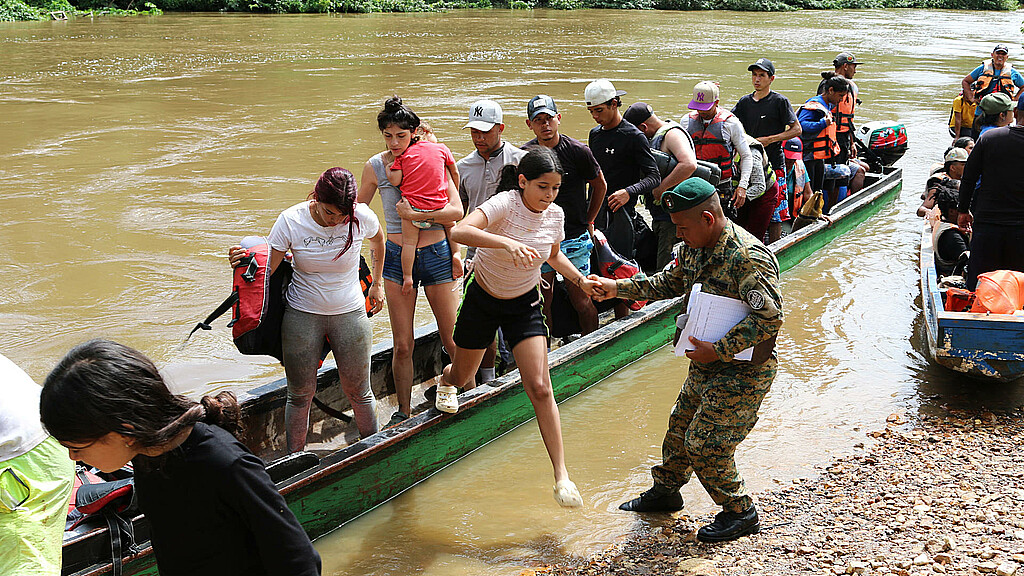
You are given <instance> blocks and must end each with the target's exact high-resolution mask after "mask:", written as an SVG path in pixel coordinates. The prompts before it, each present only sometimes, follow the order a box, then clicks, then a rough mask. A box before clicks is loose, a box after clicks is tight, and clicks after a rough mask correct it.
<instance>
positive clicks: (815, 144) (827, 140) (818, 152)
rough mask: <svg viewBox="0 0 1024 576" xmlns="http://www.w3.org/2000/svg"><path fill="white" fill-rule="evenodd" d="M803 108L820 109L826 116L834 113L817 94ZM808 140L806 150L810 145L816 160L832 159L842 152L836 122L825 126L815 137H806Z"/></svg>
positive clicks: (805, 145)
mask: <svg viewBox="0 0 1024 576" xmlns="http://www.w3.org/2000/svg"><path fill="white" fill-rule="evenodd" d="M801 108H806V109H807V110H818V111H821V112H823V113H824V115H825V116H826V117H828V116H831V115H832V111H831V110H829V109H828V108H827V107H826V106H825V105H824V104H822V103H821V101H820V100H818V97H817V96H815V97H814V98H811V99H810V100H808V101H807V102H804V105H803V106H801ZM806 140H807V142H806V143H805V144H804V147H805V148H804V150H807V147H808V146H809V147H810V150H811V157H812V158H814V159H815V160H831V159H832V158H834V157H835V156H838V155H839V153H840V152H841V150H840V148H839V142H838V141H836V122H834V121H833V122H832V123H830V124H829V125H828V126H825V127H824V128H823V129H822V130H821V131H820V132H818V133H817V135H815V136H814V137H813V138H806Z"/></svg>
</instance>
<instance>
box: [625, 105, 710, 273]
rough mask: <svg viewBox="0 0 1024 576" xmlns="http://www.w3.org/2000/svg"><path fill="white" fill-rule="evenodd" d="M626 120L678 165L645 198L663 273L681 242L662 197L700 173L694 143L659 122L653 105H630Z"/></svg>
mask: <svg viewBox="0 0 1024 576" xmlns="http://www.w3.org/2000/svg"><path fill="white" fill-rule="evenodd" d="M622 117H623V118H625V119H626V121H627V122H629V123H630V124H632V125H634V126H636V127H637V128H638V129H639V130H640V131H641V132H643V133H644V136H647V139H648V140H649V141H650V145H651V149H652V150H658V151H660V152H664V153H665V154H669V155H670V156H671V157H672V158H674V159H675V160H676V162H677V163H676V165H675V166H673V167H672V169H671V171H670V172H669V173H667V174H662V180H661V184H658V185H657V186H656V187H655V188H654V189H653V190H651V191H650V192H648V193H646V194H644V204H645V205H646V206H647V211H648V212H650V213H651V221H652V228H653V229H654V234H655V236H657V237H658V254H657V260H656V265H657V268H658V269H659V270H660V269H662V268H664V267H665V265H666V264H668V261H669V258H670V257H671V256H672V247H673V246H675V245H676V244H677V243H678V242H679V238H678V237H677V236H676V225H675V224H673V223H672V219H671V218H669V216H668V212H665V209H664V208H663V207H662V206H661V195H662V194H663V193H664V192H665V190H670V189H672V188H675V187H676V185H677V184H679V183H681V182H682V181H683V180H686V179H687V178H689V177H690V176H692V175H693V172H694V170H696V169H697V156H696V155H695V154H694V152H693V140H692V139H691V138H690V135H689V134H688V133H687V132H686V130H685V129H684V128H683V127H682V126H680V125H679V123H678V122H675V121H672V120H662V119H661V118H658V115H657V114H655V113H654V108H652V107H651V105H650V104H647V103H646V102H635V103H633V104H630V105H629V108H626V111H625V112H624V113H623V114H622Z"/></svg>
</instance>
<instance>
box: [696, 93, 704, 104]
mask: <svg viewBox="0 0 1024 576" xmlns="http://www.w3.org/2000/svg"><path fill="white" fill-rule="evenodd" d="M703 101H704V93H703V92H700V93H698V94H697V102H703Z"/></svg>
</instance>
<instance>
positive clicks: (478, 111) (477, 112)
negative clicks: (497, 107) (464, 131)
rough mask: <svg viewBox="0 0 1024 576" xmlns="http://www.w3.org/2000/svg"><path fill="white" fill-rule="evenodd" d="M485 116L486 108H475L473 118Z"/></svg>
mask: <svg viewBox="0 0 1024 576" xmlns="http://www.w3.org/2000/svg"><path fill="white" fill-rule="evenodd" d="M483 115H484V107H483V106H474V107H473V116H483Z"/></svg>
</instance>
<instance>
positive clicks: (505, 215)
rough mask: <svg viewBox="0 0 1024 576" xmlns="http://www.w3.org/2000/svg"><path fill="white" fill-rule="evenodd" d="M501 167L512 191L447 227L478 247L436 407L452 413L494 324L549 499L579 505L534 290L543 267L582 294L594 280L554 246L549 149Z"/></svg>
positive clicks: (554, 185) (555, 180) (555, 209)
mask: <svg viewBox="0 0 1024 576" xmlns="http://www.w3.org/2000/svg"><path fill="white" fill-rule="evenodd" d="M506 170H515V171H516V173H517V175H518V178H517V180H518V187H517V188H518V189H516V190H508V191H505V192H499V193H498V194H495V195H494V196H493V197H492V198H491V199H490V200H488V201H486V202H484V203H483V204H481V205H480V207H479V208H477V209H476V210H474V211H473V213H472V214H470V215H469V216H466V218H465V219H464V220H462V222H459V223H458V224H456V225H455V228H454V229H452V237H453V238H454V239H455V240H456V241H458V242H460V243H462V244H466V245H467V246H475V247H477V250H476V256H475V258H474V265H473V272H472V274H471V276H470V280H469V282H468V284H467V286H466V291H465V295H464V297H463V300H462V306H460V307H459V317H458V320H457V321H456V323H455V334H454V338H455V356H454V358H453V362H452V363H451V364H449V365H447V366H445V368H444V371H443V373H442V375H441V384H440V385H439V386H438V387H437V400H436V406H437V409H438V410H441V411H442V412H449V413H454V412H457V411H458V409H459V400H458V397H457V394H458V389H459V388H472V386H473V375H474V374H475V373H476V370H477V367H479V365H480V361H481V359H482V358H483V355H484V351H485V350H486V349H487V346H488V345H489V344H490V343H491V342H493V341H494V335H495V333H496V332H497V330H498V328H499V327H500V328H501V330H502V333H503V334H504V335H505V341H506V342H507V343H508V345H509V347H510V348H511V349H512V355H513V356H514V357H515V360H516V365H517V366H518V367H519V373H520V377H521V379H522V382H523V387H524V388H525V389H526V395H527V396H528V397H529V398H530V402H532V403H533V409H534V411H535V412H536V413H537V424H538V426H539V427H540V432H541V437H542V438H543V439H544V447H545V448H546V449H547V452H548V457H549V458H550V459H551V465H552V467H553V468H554V475H555V488H554V495H555V500H556V501H557V502H558V503H559V504H560V505H562V506H581V505H582V504H583V499H582V498H581V497H580V493H579V490H577V488H576V485H575V484H574V483H573V482H572V480H570V479H569V473H568V471H567V470H566V468H565V457H564V453H563V447H562V427H561V423H560V421H559V415H558V405H557V404H556V403H555V398H554V396H553V395H552V391H551V374H550V373H549V372H548V345H547V334H548V331H547V327H546V326H545V325H544V314H543V312H542V309H541V296H540V292H539V290H538V289H537V285H538V283H539V282H540V267H541V264H542V263H544V262H547V263H548V264H550V265H551V267H552V268H554V269H555V270H557V271H558V273H559V274H561V275H562V277H563V278H565V279H566V280H565V281H566V282H571V283H573V284H575V285H576V286H578V287H579V288H580V289H581V290H583V291H584V292H586V293H588V294H591V295H593V287H594V286H595V285H596V283H595V282H594V281H592V280H588V279H587V277H586V276H584V275H583V274H582V273H581V272H580V271H579V270H577V269H576V267H575V266H573V264H572V262H571V261H570V260H569V259H568V258H567V257H566V256H565V254H562V251H561V250H560V249H559V246H560V244H561V242H562V240H563V239H564V238H565V229H564V225H563V220H564V215H563V213H562V209H561V207H559V206H558V205H557V204H555V203H554V200H555V197H556V196H558V189H559V187H560V186H561V183H562V167H561V165H560V164H559V162H558V156H557V155H556V154H555V152H554V151H553V150H551V149H550V148H547V147H543V146H537V147H535V148H533V149H531V150H530V151H529V152H527V153H526V156H523V158H522V159H521V160H520V161H519V166H518V167H507V168H506Z"/></svg>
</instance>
